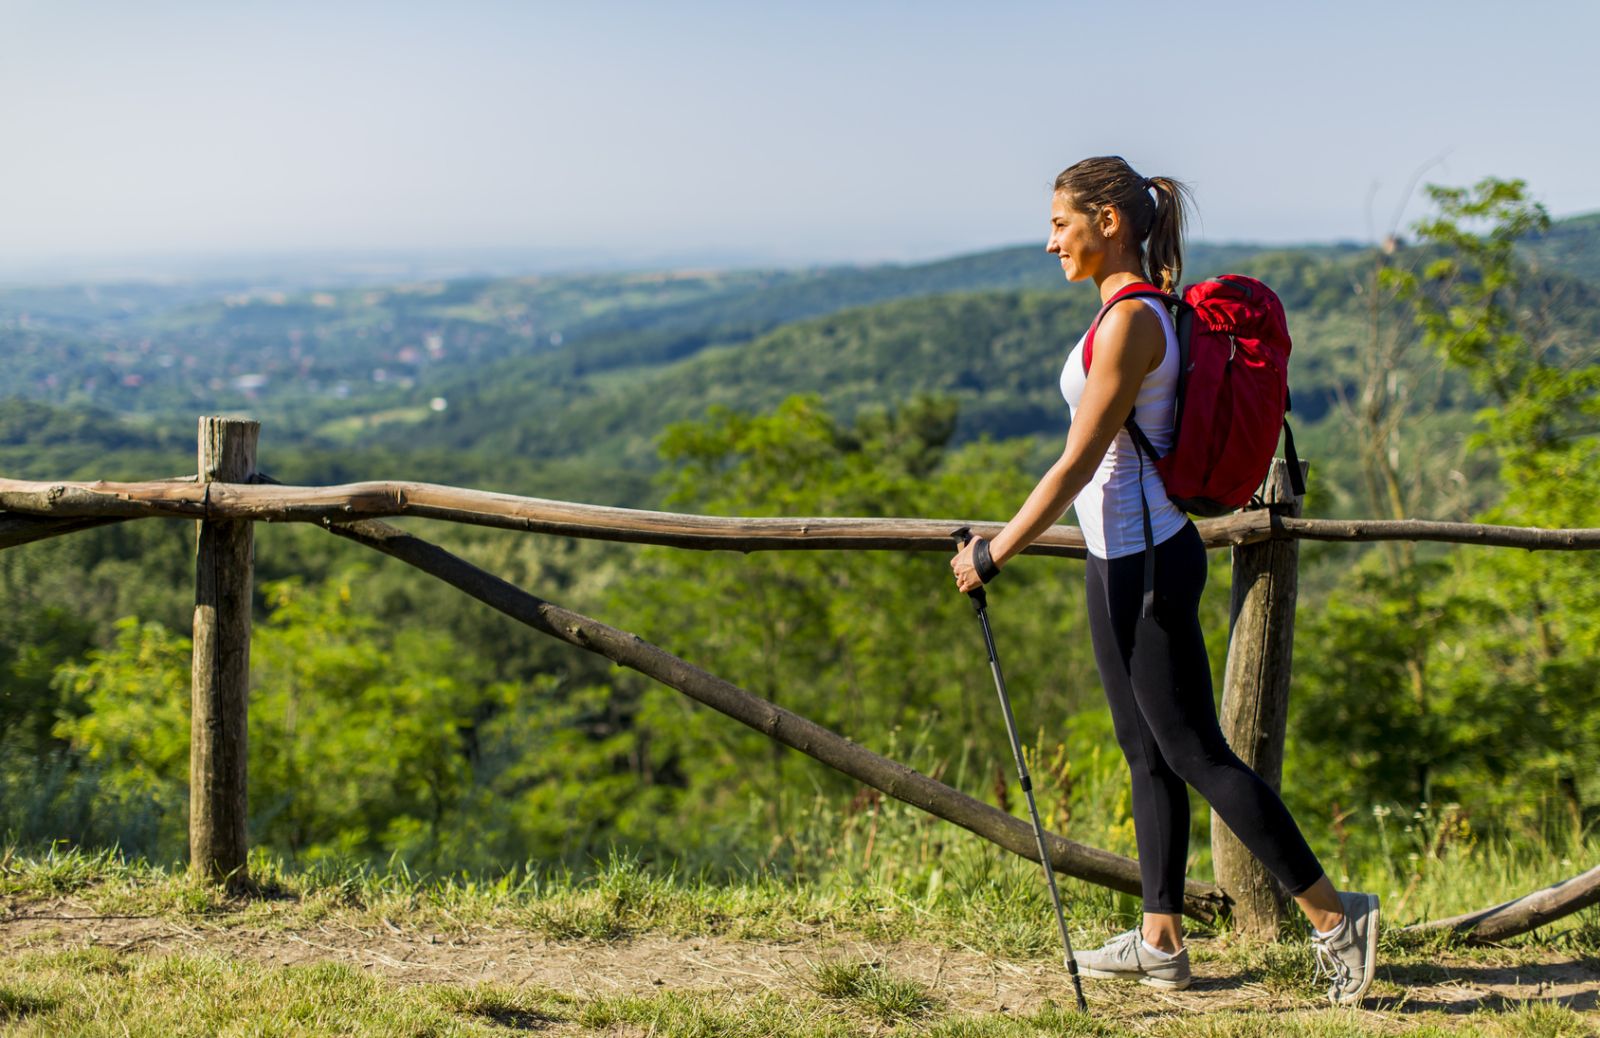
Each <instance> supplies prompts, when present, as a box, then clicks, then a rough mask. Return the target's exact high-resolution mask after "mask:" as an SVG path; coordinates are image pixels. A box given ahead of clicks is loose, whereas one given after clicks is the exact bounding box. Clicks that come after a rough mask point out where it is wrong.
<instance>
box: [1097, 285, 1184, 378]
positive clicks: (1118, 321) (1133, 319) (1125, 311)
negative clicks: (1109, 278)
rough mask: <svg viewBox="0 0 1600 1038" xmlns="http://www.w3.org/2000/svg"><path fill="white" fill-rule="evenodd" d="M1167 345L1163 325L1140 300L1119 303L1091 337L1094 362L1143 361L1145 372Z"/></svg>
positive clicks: (1154, 311)
mask: <svg viewBox="0 0 1600 1038" xmlns="http://www.w3.org/2000/svg"><path fill="white" fill-rule="evenodd" d="M1166 345H1167V326H1166V322H1165V321H1163V320H1162V318H1161V314H1160V313H1159V312H1158V311H1157V309H1156V308H1155V307H1153V306H1148V305H1146V303H1145V300H1144V299H1142V298H1135V299H1124V300H1121V301H1120V302H1118V303H1117V304H1116V305H1115V306H1113V307H1112V308H1111V309H1110V310H1107V311H1106V314H1105V316H1104V317H1102V318H1100V325H1099V327H1098V328H1096V329H1095V333H1094V354H1095V358H1096V359H1097V360H1098V359H1099V358H1100V357H1101V356H1111V355H1114V354H1117V355H1127V356H1129V357H1130V358H1143V359H1144V360H1145V361H1146V362H1147V363H1146V365H1145V366H1146V368H1148V367H1151V366H1153V364H1154V362H1155V361H1157V360H1158V359H1159V358H1160V356H1161V354H1162V353H1163V351H1164V350H1165V349H1166Z"/></svg>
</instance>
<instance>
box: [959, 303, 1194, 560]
mask: <svg viewBox="0 0 1600 1038" xmlns="http://www.w3.org/2000/svg"><path fill="white" fill-rule="evenodd" d="M1165 349H1166V331H1165V328H1164V327H1163V325H1162V322H1161V318H1160V317H1158V316H1157V315H1156V314H1155V313H1154V312H1153V311H1152V310H1151V309H1150V308H1149V307H1148V306H1145V305H1144V304H1143V303H1140V304H1138V305H1137V306H1127V305H1123V306H1116V307H1113V308H1112V309H1111V311H1110V312H1109V313H1107V314H1106V315H1105V317H1104V318H1103V319H1102V320H1101V322H1100V327H1099V328H1098V330H1096V332H1095V340H1094V362H1093V363H1092V364H1091V365H1090V367H1089V378H1088V381H1087V383H1086V384H1085V385H1084V389H1083V399H1082V400H1080V401H1079V402H1078V411H1077V413H1076V414H1075V415H1074V416H1073V418H1072V427H1071V428H1070V429H1068V430H1067V443H1066V447H1065V448H1064V449H1063V450H1062V452H1061V457H1059V458H1057V459H1056V461H1055V463H1054V464H1053V465H1051V466H1050V468H1049V470H1048V471H1047V472H1045V474H1044V476H1043V477H1042V478H1041V479H1040V480H1039V483H1038V485H1037V486H1035V487H1034V488H1033V493H1031V494H1029V495H1028V500H1027V501H1026V502H1024V503H1023V505H1022V507H1021V508H1020V509H1019V510H1018V511H1017V514H1016V515H1015V516H1013V517H1012V519H1011V521H1010V522H1008V523H1007V524H1006V526H1005V529H1003V530H1001V531H1000V532H999V533H998V534H996V535H995V537H994V539H993V540H992V541H990V542H989V555H990V557H991V558H992V559H994V563H995V565H997V566H1003V565H1005V563H1006V561H1007V560H1008V559H1010V558H1011V557H1012V556H1014V555H1016V554H1017V553H1019V552H1021V551H1022V550H1023V549H1024V548H1026V547H1027V546H1028V545H1030V544H1032V543H1033V542H1034V540H1035V539H1036V538H1038V536H1039V535H1040V534H1041V533H1043V532H1044V531H1046V530H1048V529H1049V528H1050V527H1051V526H1053V525H1054V524H1055V522H1056V520H1058V519H1060V518H1061V516H1062V514H1063V513H1064V512H1066V510H1067V506H1068V505H1070V504H1072V501H1073V499H1074V498H1076V497H1077V496H1078V492H1079V491H1080V490H1082V489H1083V488H1084V486H1085V485H1087V484H1088V482H1089V477H1091V476H1093V475H1094V471H1095V469H1096V468H1098V467H1099V465H1100V460H1101V459H1102V458H1104V457H1105V454H1106V451H1107V450H1109V449H1110V448H1111V441H1112V440H1113V439H1115V438H1116V435H1117V431H1118V430H1119V429H1121V428H1122V424H1123V422H1125V421H1127V418H1128V415H1130V414H1132V413H1133V404H1134V400H1135V399H1137V397H1138V395H1139V386H1140V384H1141V383H1143V382H1144V377H1145V375H1147V374H1149V373H1150V372H1151V371H1153V370H1155V368H1156V366H1157V365H1158V364H1160V363H1161V359H1162V355H1163V353H1164V352H1165ZM950 565H951V568H952V569H953V570H954V571H955V574H956V584H957V586H958V587H959V588H960V589H961V590H962V591H971V590H973V589H975V588H977V587H978V586H979V585H980V583H981V582H980V581H979V580H978V576H977V573H976V572H975V571H974V570H973V568H972V548H971V545H968V547H966V548H964V549H962V551H961V552H960V553H959V554H957V555H956V557H955V558H954V559H952V560H951V563H950Z"/></svg>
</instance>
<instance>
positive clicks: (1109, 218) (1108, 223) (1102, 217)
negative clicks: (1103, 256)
mask: <svg viewBox="0 0 1600 1038" xmlns="http://www.w3.org/2000/svg"><path fill="white" fill-rule="evenodd" d="M1095 222H1096V224H1098V226H1099V228H1100V233H1101V235H1103V236H1104V237H1106V238H1108V239H1109V238H1115V237H1116V236H1117V232H1118V231H1120V230H1122V213H1121V212H1120V211H1119V210H1118V209H1117V207H1116V206H1114V205H1103V206H1101V207H1100V212H1099V214H1098V215H1097V216H1096V219H1095Z"/></svg>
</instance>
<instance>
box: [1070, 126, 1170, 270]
mask: <svg viewBox="0 0 1600 1038" xmlns="http://www.w3.org/2000/svg"><path fill="white" fill-rule="evenodd" d="M1056 190H1057V191H1058V192H1065V193H1066V194H1068V195H1069V196H1071V198H1072V201H1073V204H1074V205H1075V206H1076V207H1077V208H1078V210H1079V211H1080V212H1085V213H1089V214H1091V215H1094V214H1097V213H1098V212H1099V211H1100V210H1101V209H1104V208H1106V207H1107V206H1116V208H1117V212H1119V213H1120V214H1121V215H1122V219H1123V220H1124V221H1125V222H1126V223H1127V226H1128V229H1129V231H1130V232H1131V235H1132V238H1133V242H1134V248H1135V249H1136V250H1137V252H1138V258H1139V269H1140V270H1141V271H1142V272H1144V274H1145V277H1147V278H1148V279H1149V280H1150V281H1151V282H1152V283H1154V284H1156V285H1157V286H1159V287H1160V288H1161V290H1162V291H1163V292H1176V291H1177V289H1178V280H1179V278H1180V277H1181V276H1182V274H1183V229H1184V224H1185V223H1187V222H1188V209H1189V206H1190V205H1191V204H1192V202H1191V201H1190V195H1189V189H1188V188H1187V187H1185V186H1184V185H1183V184H1181V183H1179V182H1178V181H1176V180H1173V179H1172V178H1171V177H1141V176H1140V175H1139V174H1137V173H1135V172H1134V171H1133V167H1132V166H1130V165H1128V163H1127V160H1125V159H1123V158H1122V156H1120V155H1103V156H1099V157H1097V158H1092V159H1084V160H1082V161H1081V162H1074V163H1073V164H1072V165H1070V166H1068V167H1067V168H1066V169H1064V170H1062V171H1061V175H1060V176H1058V177H1056ZM1152 192H1154V194H1155V197H1154V198H1152V197H1151V193H1152ZM1147 245H1148V249H1149V251H1148V256H1147V255H1146V246H1147Z"/></svg>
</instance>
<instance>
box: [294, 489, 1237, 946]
mask: <svg viewBox="0 0 1600 1038" xmlns="http://www.w3.org/2000/svg"><path fill="white" fill-rule="evenodd" d="M324 525H325V526H326V528H327V529H328V530H330V531H332V532H333V533H335V534H337V535H339V536H340V537H345V538H348V539H349V540H353V541H356V542H357V543H360V544H364V545H366V546H367V547H369V548H373V549H375V550H377V551H381V552H383V553H385V554H387V555H391V556H393V557H394V558H397V559H400V560H402V561H404V562H407V563H410V564H411V565H413V566H415V567H417V568H418V569H420V570H422V571H423V572H425V573H429V574H432V575H433V576H435V577H438V578H439V579H440V580H443V581H444V582H446V583H448V584H451V585H453V586H454V587H456V588H459V589H460V590H462V591H464V592H466V593H467V594H469V595H471V596H472V597H474V598H476V599H478V600H479V601H481V602H484V603H486V604H488V605H490V606H492V607H494V608H495V609H497V610H499V611H500V612H502V613H504V614H506V615H507V616H509V617H511V618H513V619H515V620H518V621H520V622H522V623H524V624H527V625H528V626H529V627H532V628H534V629H535V630H538V631H541V632H543V633H545V634H548V635H550V636H551V637H554V638H559V639H560V640H562V641H564V642H567V643H569V644H572V645H576V646H578V647H579V648H581V649H587V650H588V651H590V652H593V653H597V654H599V655H601V656H605V657H606V658H607V659H610V660H612V661H614V662H616V663H619V664H621V665H622V666H625V667H629V668H631V669H633V670H636V671H638V672H639V673H641V674H644V675H646V676H648V677H651V678H654V679H655V680H657V681H659V682H661V683H662V684H664V685H667V686H669V687H671V688H674V689H677V690H678V691H679V692H682V693H684V694H685V695H687V696H689V697H690V698H691V699H694V700H697V701H699V702H701V703H704V704H705V705H706V706H709V707H711V708H712V709H714V710H717V711H720V712H721V713H724V714H727V715H728V716H729V717H732V718H733V719H735V720H737V721H739V722H741V723H743V724H746V725H748V726H750V727H751V728H754V729H755V730H756V731H759V732H761V733H762V734H763V735H766V736H768V737H769V738H772V739H775V740H776V741H778V742H780V743H782V744H784V745H785V746H789V747H791V748H793V749H796V750H799V751H800V752H801V753H804V754H806V755H807V756H809V757H812V758H814V759H816V760H819V761H821V762H822V763H824V764H826V765H828V766H829V767H831V768H834V769H836V770H838V771H841V772H843V773H844V774H846V775H849V776H850V777H852V778H854V779H857V780H859V781H861V782H864V783H866V784H867V785H869V786H872V787H873V788H875V789H878V790H881V791H882V792H884V793H887V794H888V795H889V796H892V797H894V798H895V799H897V800H901V801H904V802H905V803H907V804H910V805H912V806H913V807H917V808H920V809H922V810H924V811H927V812H929V813H930V814H934V815H937V816H938V817H940V818H943V819H945V820H946V821H949V822H953V823H954V824H956V825H959V826H961V827H962V828H963V829H966V830H968V831H969V832H973V833H976V834H978V835H979V836H982V837H983V838H984V839H987V840H990V841H992V842H994V843H997V844H999V845H1000V846H1001V847H1003V848H1005V849H1006V850H1009V851H1011V852H1012V853H1014V854H1018V855H1021V856H1022V857H1024V858H1028V859H1030V860H1032V861H1038V860H1039V854H1038V847H1037V845H1036V844H1035V842H1034V835H1033V830H1032V829H1031V828H1030V827H1029V826H1028V824H1027V823H1026V822H1024V821H1023V820H1022V819H1020V818H1016V817H1014V816H1012V815H1009V814H1007V813H1006V812H1004V811H1001V810H1000V809H999V808H996V807H993V806H991V805H989V804H985V803H983V802H982V801H980V800H976V799H974V798H972V797H969V796H967V795H966V794H965V793H962V792H960V791H959V790H955V789H952V788H951V787H949V786H947V785H945V784H944V783H942V782H938V781H936V780H934V779H931V778H929V777H928V776H926V775H923V774H922V773H920V772H918V771H916V770H914V769H912V768H908V767H906V766H905V765H904V764H900V763H899V762H897V761H893V760H890V759H889V758H887V757H883V756H880V755H878V754H876V753H873V752H872V751H871V750H868V749H867V748H865V747H863V746H860V745H858V744H856V743H854V742H852V741H851V740H849V739H847V738H845V737H844V736H842V735H839V734H837V733H835V732H833V731H830V730H829V729H827V728H824V727H822V726H821V725H819V724H817V723H815V722H813V721H809V720H807V719H806V718H804V717H801V716H800V715H799V714H796V713H794V712H792V711H789V710H785V709H783V708H781V707H778V706H775V705H774V704H772V703H770V702H768V701H767V700H765V699H761V698H760V697H758V696H754V695H751V694H750V693H749V692H746V691H745V690H744V689H741V688H739V687H737V686H736V685H733V684H731V683H730V682H727V681H724V680H723V679H721V678H719V677H717V676H715V675H713V674H710V673H707V672H706V671H704V670H701V669H700V668H699V667H696V666H694V665H693V664H690V663H687V662H685V661H684V660H682V659H679V658H678V657H677V656H674V655H672V654H671V653H669V652H667V651H666V650H665V649H662V648H660V647H659V646H656V645H652V644H651V643H650V642H647V641H645V640H644V639H642V638H640V637H639V636H638V635H635V634H630V633H628V632H627V631H621V630H618V629H617V628H615V627H609V626H607V625H605V624H603V623H600V622H599V621H597V620H593V619H590V618H589V617H587V616H583V615H581V614H579V613H574V612H572V611H571V610H568V609H563V608H561V607H560V606H558V605H555V604H553V603H551V602H547V601H545V600H544V599H541V598H539V597H537V596H535V595H532V594H529V593H528V592H526V591H523V590H522V589H521V588H519V587H516V586H515V585H513V584H511V583H508V582H507V581H505V580H503V579H501V578H500V577H497V576H495V575H494V574H493V573H489V572H487V571H485V570H482V569H479V568H478V567H476V566H474V565H472V564H471V563H469V562H467V561H466V560H464V559H461V558H459V557H457V556H455V555H452V554H451V553H450V552H447V551H445V550H444V549H443V548H440V547H438V546H437V545H434V544H431V543H429V542H427V541H424V540H421V539H420V538H417V537H414V536H412V535H411V534H408V533H406V532H405V531H403V530H400V529H397V528H396V527H394V526H391V525H389V524H388V523H383V522H377V521H374V520H363V521H357V522H353V523H325V524H324ZM1046 843H1047V847H1048V853H1049V855H1050V861H1051V864H1052V865H1053V866H1054V867H1055V868H1056V869H1057V870H1059V871H1060V872H1063V873H1065V874H1066V875H1069V876H1076V877H1078V878H1079V879H1083V880H1087V881H1088V882H1090V883H1095V884H1098V885H1100V886H1104V887H1110V888H1111V889H1113V890H1120V891H1124V892H1126V893H1130V894H1137V893H1138V892H1139V889H1140V884H1139V863H1138V862H1137V861H1135V860H1133V859H1131V858H1125V857H1123V856H1121V855H1118V854H1112V853H1110V852H1109V851H1103V850H1099V849H1098V848H1094V847H1089V846H1086V845H1084V844H1080V843H1076V842H1074V841H1072V840H1067V839H1064V838H1062V837H1060V836H1056V835H1054V834H1047V839H1046ZM1227 903H1228V902H1227V897H1226V895H1224V894H1223V892H1222V891H1221V890H1219V889H1218V888H1217V887H1215V886H1214V885H1211V884H1205V883H1199V882H1195V881H1192V880H1191V881H1188V882H1186V883H1185V885H1184V911H1185V913H1186V914H1188V915H1191V916H1193V917H1195V918H1197V919H1202V920H1207V921H1210V920H1213V919H1215V918H1216V917H1217V916H1218V915H1219V914H1221V913H1222V912H1224V911H1225V910H1226V907H1227Z"/></svg>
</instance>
